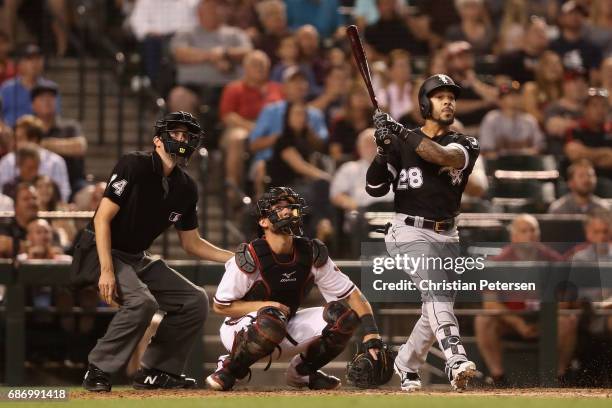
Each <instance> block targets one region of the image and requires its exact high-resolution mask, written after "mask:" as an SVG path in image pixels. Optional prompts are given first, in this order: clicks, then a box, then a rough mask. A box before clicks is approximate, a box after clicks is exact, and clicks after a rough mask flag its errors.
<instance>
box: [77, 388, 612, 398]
mask: <svg viewBox="0 0 612 408" xmlns="http://www.w3.org/2000/svg"><path fill="white" fill-rule="evenodd" d="M311 395H312V396H315V395H316V396H323V395H329V396H334V395H337V396H360V395H364V396H365V395H368V396H375V395H407V394H406V393H405V392H402V391H398V390H392V389H384V390H358V389H351V388H347V389H344V390H340V391H309V390H305V391H296V390H287V389H267V390H261V389H258V390H248V389H246V390H245V389H241V390H237V391H232V392H215V391H210V390H153V391H137V390H133V389H127V388H120V389H118V390H115V391H113V392H110V393H92V392H87V391H82V390H77V391H71V392H70V399H77V400H91V399H148V398H155V399H160V398H206V397H217V398H224V397H271V396H278V397H292V396H311ZM410 395H415V396H417V395H418V396H438V397H440V396H449V397H451V396H452V397H458V396H465V397H480V396H482V397H542V398H610V399H612V389H572V388H516V389H503V390H483V389H477V390H471V391H466V392H463V393H457V392H452V391H450V390H440V391H438V390H424V391H422V392H418V393H414V394H410ZM408 397H409V396H408Z"/></svg>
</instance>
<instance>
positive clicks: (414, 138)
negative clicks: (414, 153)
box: [400, 127, 424, 149]
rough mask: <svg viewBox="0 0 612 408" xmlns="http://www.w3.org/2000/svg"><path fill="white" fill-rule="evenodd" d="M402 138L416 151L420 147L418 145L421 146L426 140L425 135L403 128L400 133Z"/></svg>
mask: <svg viewBox="0 0 612 408" xmlns="http://www.w3.org/2000/svg"><path fill="white" fill-rule="evenodd" d="M400 137H401V138H402V140H404V141H405V142H406V144H408V146H410V147H411V148H412V149H416V148H417V147H418V145H420V144H421V141H422V140H423V138H424V136H423V135H420V134H418V133H416V132H413V131H412V130H409V129H406V128H405V127H402V130H401V131H400Z"/></svg>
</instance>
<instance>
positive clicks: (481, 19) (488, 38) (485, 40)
mask: <svg viewBox="0 0 612 408" xmlns="http://www.w3.org/2000/svg"><path fill="white" fill-rule="evenodd" d="M455 8H456V9H457V12H458V13H459V17H460V18H461V23H459V24H456V25H452V26H450V27H448V30H447V31H446V40H447V41H449V42H453V41H467V42H469V43H470V44H471V45H472V50H473V52H474V54H476V55H487V54H491V52H492V51H493V45H494V44H495V37H496V34H497V33H496V32H495V30H494V29H493V27H492V25H491V20H490V18H489V15H488V14H487V10H486V8H485V5H484V0H455Z"/></svg>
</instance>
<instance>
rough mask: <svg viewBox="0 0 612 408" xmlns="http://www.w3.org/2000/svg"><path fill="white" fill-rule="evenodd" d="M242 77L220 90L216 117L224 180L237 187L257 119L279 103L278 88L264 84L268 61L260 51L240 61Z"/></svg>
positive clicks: (251, 52)
mask: <svg viewBox="0 0 612 408" xmlns="http://www.w3.org/2000/svg"><path fill="white" fill-rule="evenodd" d="M243 72H244V76H243V78H242V79H239V80H237V81H233V82H230V83H229V84H227V85H226V86H225V88H224V89H223V93H222V94H221V103H220V106H219V117H220V119H221V121H222V122H223V124H224V125H225V132H224V134H223V136H222V143H221V144H222V146H223V148H224V150H225V176H226V179H227V180H228V181H229V182H232V183H234V184H235V185H236V186H240V185H241V182H242V174H243V171H244V155H245V144H246V139H247V138H248V135H249V132H251V131H252V130H253V129H254V128H255V121H256V120H257V116H258V115H259V113H260V112H261V110H262V109H263V107H264V106H265V105H267V104H270V103H274V102H277V101H280V100H282V99H283V93H282V87H281V84H279V83H277V82H273V81H269V80H268V76H269V73H270V59H269V58H268V56H267V55H266V54H265V53H264V52H263V51H260V50H253V51H250V52H249V53H248V54H247V55H246V57H244V61H243Z"/></svg>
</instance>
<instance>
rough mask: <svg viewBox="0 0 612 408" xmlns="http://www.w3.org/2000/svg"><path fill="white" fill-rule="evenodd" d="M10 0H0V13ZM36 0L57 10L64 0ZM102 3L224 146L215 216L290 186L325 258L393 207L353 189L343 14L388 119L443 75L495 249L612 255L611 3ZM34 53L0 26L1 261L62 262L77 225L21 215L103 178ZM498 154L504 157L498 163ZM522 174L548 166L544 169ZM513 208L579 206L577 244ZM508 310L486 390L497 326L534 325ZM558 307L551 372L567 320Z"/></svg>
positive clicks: (364, 108)
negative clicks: (451, 84) (502, 221)
mask: <svg viewBox="0 0 612 408" xmlns="http://www.w3.org/2000/svg"><path fill="white" fill-rule="evenodd" d="M14 3H15V2H13V1H10V2H9V1H5V2H4V4H5V5H4V6H3V7H4V10H3V12H4V13H5V14H7V13H8V14H10V12H11V10H10V9H9V10H6V8H7V7H14ZM49 3H56V6H55V8H54V10H56V11H55V13H56V14H57V15H60V16H61V15H63V14H62V13H63V11H62V10H64V8H62V7H65V6H62V4H63V3H64V2H51V1H49ZM116 3H117V4H120V5H121V10H122V13H123V17H124V19H125V24H124V26H125V30H126V34H125V35H126V36H127V37H131V38H133V39H134V41H135V42H136V43H137V44H138V50H139V52H140V55H141V57H142V62H143V68H142V69H143V72H144V73H145V74H146V75H147V76H148V77H149V78H150V79H151V82H152V84H153V85H154V86H155V87H156V88H157V90H158V91H159V92H160V93H163V94H164V96H165V97H166V101H167V107H168V109H169V110H185V111H189V112H191V113H194V114H195V115H196V116H198V117H199V118H200V119H201V121H202V123H203V125H204V128H205V129H206V132H207V135H208V144H209V145H208V146H207V147H210V148H218V149H220V150H221V151H222V152H223V158H224V163H223V166H224V174H225V178H226V182H227V185H231V186H233V187H234V188H231V189H228V191H227V193H226V194H227V196H228V197H227V198H228V201H229V203H230V205H231V206H232V209H233V210H236V211H232V212H231V213H239V210H240V209H241V205H242V204H241V201H240V200H239V197H238V195H237V194H235V191H236V188H237V189H239V190H243V191H246V193H247V194H248V195H252V196H254V197H257V196H259V195H260V194H261V192H262V191H264V189H265V188H266V187H269V186H278V185H289V186H291V187H293V188H294V189H295V190H296V191H298V192H299V193H301V194H302V195H304V197H305V198H306V200H307V201H308V203H309V204H310V206H311V208H313V211H312V212H311V215H310V217H309V219H308V223H307V226H306V229H307V232H308V233H309V234H311V235H313V236H317V237H319V238H321V239H324V240H326V242H328V243H329V244H330V247H331V248H332V251H340V253H342V252H341V251H342V248H340V247H337V246H334V245H335V244H337V242H335V243H334V242H333V241H334V239H333V237H334V236H336V237H338V236H340V237H342V236H344V237H347V236H350V235H351V234H352V233H353V232H354V229H353V228H354V225H355V219H356V217H358V216H359V214H360V213H363V212H364V211H365V210H367V209H368V208H372V207H373V206H378V207H376V208H386V209H387V210H392V204H391V201H392V195H388V196H386V197H382V198H380V199H376V200H375V199H373V198H372V197H369V196H367V194H365V191H364V188H363V187H364V186H365V172H366V169H367V166H368V164H369V161H370V160H371V158H372V157H373V155H374V152H375V146H374V144H373V140H372V135H373V129H372V114H373V107H372V105H371V103H370V100H369V97H368V93H367V91H366V89H365V87H364V86H363V82H362V80H361V78H360V76H359V75H358V72H357V70H356V67H355V65H354V63H353V59H352V57H351V54H350V46H349V44H348V40H347V38H346V34H345V29H344V27H345V26H346V25H347V24H349V23H355V24H357V25H358V26H359V28H360V30H361V33H362V37H363V39H364V42H365V46H366V52H367V55H368V58H369V60H370V64H371V67H372V74H373V83H374V88H375V94H376V96H377V98H378V101H379V103H380V105H381V107H382V109H383V110H385V111H387V112H389V113H390V114H391V115H392V116H393V117H394V118H396V119H397V120H399V121H400V122H401V123H403V124H404V125H406V126H411V127H416V126H419V125H420V124H422V122H423V120H422V118H421V117H420V113H419V109H418V100H417V92H418V89H419V86H420V84H421V83H422V81H423V80H424V79H425V78H426V77H427V76H428V75H431V74H434V73H445V74H448V75H449V76H451V77H452V78H453V80H454V81H455V82H456V83H458V84H459V85H460V86H461V88H462V93H461V96H460V99H459V100H458V102H457V117H456V122H455V124H454V128H455V129H456V130H458V131H461V132H464V133H466V134H468V135H471V136H475V137H477V138H478V139H479V141H480V145H481V150H482V155H481V158H480V159H479V160H478V163H477V165H476V167H475V169H474V172H473V174H472V176H471V177H470V180H469V184H468V186H467V188H466V194H465V195H464V203H463V211H464V212H470V211H473V212H516V213H517V217H516V219H515V220H514V221H513V222H512V223H511V226H510V244H509V245H508V247H506V248H504V249H503V250H502V252H501V254H499V256H498V258H499V259H500V260H534V259H545V260H562V259H565V260H570V261H571V260H609V259H612V249H611V243H612V235H611V234H610V223H611V220H610V213H609V211H610V199H611V198H612V109H611V104H612V95H611V93H610V92H611V91H612V1H611V0H569V1H561V0H538V1H526V0H507V1H501V0H454V1H453V2H449V1H446V0H428V1H423V0H355V1H349V0H347V1H339V0H333V1H332V0H329V1H311V0H285V1H282V0H242V1H240V0H133V1H128V0H123V1H120V2H116ZM56 41H57V43H58V47H57V51H58V54H60V55H61V54H62V53H64V52H65V47H64V46H63V45H62V44H64V41H65V40H64V39H63V38H61V35H60V34H58V38H57V39H56ZM11 47H13V53H12V54H11V53H10V52H9V51H10V48H11ZM10 55H15V56H16V58H15V59H13V58H12V57H11V56H10ZM44 63H45V60H44V56H43V54H42V52H41V50H40V48H39V47H38V46H37V45H35V44H29V45H23V46H20V47H16V46H14V44H13V43H12V36H11V33H8V32H1V31H0V82H1V84H0V96H1V97H2V110H1V111H2V120H3V122H2V124H1V125H0V190H1V192H2V195H0V210H4V209H12V208H14V209H15V218H14V220H13V221H12V223H11V224H9V225H8V227H7V228H4V229H1V230H0V254H1V255H3V256H9V257H17V256H21V257H22V258H24V257H25V258H26V259H27V258H28V257H41V256H44V257H48V259H54V257H60V258H62V257H63V256H65V255H62V254H63V253H64V252H65V251H66V250H69V247H70V244H71V239H72V238H74V236H75V234H76V233H77V231H78V228H77V226H76V225H74V223H72V225H71V223H70V222H66V221H63V222H56V221H54V222H52V223H46V222H42V221H40V220H36V216H35V214H36V211H37V210H39V209H41V210H42V209H49V210H53V209H75V208H81V209H89V210H93V209H95V206H96V199H98V200H99V197H100V191H101V189H103V188H104V186H103V185H99V184H98V185H94V184H88V183H87V182H86V167H85V157H86V155H87V139H86V137H85V135H84V134H83V133H82V130H81V127H80V126H79V124H78V123H76V122H75V121H73V120H71V119H68V118H63V117H62V116H61V96H60V95H61V89H59V88H58V86H57V84H55V83H53V82H52V81H50V80H48V79H46V78H45V76H44ZM528 159H529V160H528ZM540 159H541V162H538V163H540V164H542V163H544V162H547V163H548V162H549V161H551V160H552V163H553V165H552V168H551V167H549V168H527V167H525V166H526V164H525V163H527V162H529V163H534V160H535V161H536V162H537V160H540ZM545 159H546V160H549V161H546V160H545ZM508 160H510V162H512V163H514V165H513V166H514V167H513V168H501V167H500V166H501V163H507V162H508ZM536 167H538V166H536ZM498 169H501V170H518V171H522V170H524V171H525V173H523V174H518V175H517V176H516V179H511V180H510V181H511V182H512V183H514V184H515V185H519V188H518V189H517V192H516V195H515V196H513V197H510V198H516V199H522V200H523V201H521V203H519V204H516V202H513V203H512V204H511V205H510V204H508V203H507V202H506V201H504V200H496V199H497V198H498V197H499V196H500V191H502V190H504V189H506V188H507V186H508V185H509V184H507V183H508V176H505V177H502V176H498V172H497V171H496V170H498ZM532 170H536V171H539V170H557V171H558V173H556V175H555V176H547V177H546V178H544V179H543V178H542V177H538V176H533V175H531V176H530V175H529V174H528V173H529V171H532ZM510 178H512V176H510ZM504 183H506V184H504ZM533 186H535V188H536V189H538V191H540V190H543V189H546V188H549V187H550V186H552V189H553V193H552V197H551V198H550V199H548V200H544V201H545V202H544V203H534V202H532V201H533V200H534V198H533V197H534V196H535V195H534V194H532V191H533V190H530V188H532V187H533ZM513 188H514V187H513ZM521 188H522V189H521ZM536 195H537V194H536ZM505 197H506V198H508V197H507V196H505ZM13 202H14V204H13ZM385 204H386V205H387V206H386V207H384V205H385ZM381 205H382V206H383V207H380V206H381ZM523 212H531V213H533V212H549V213H551V214H585V215H587V216H588V217H587V220H586V221H585V237H586V242H585V243H584V244H581V245H579V246H577V247H576V248H573V249H572V250H571V251H570V252H568V253H564V254H560V253H557V252H555V251H554V250H553V249H551V248H548V247H547V246H546V244H544V243H538V241H539V240H540V239H539V227H538V221H537V220H536V219H535V218H534V217H532V216H529V215H525V214H521V213H523ZM50 230H51V232H52V233H51V234H50V235H49V231H50ZM43 236H44V237H45V238H42V237H43ZM36 237H38V238H36ZM37 239H39V240H40V242H41V243H40V244H36V242H39V241H37ZM340 241H341V239H340ZM519 243H523V244H524V243H530V244H531V245H528V247H527V248H524V247H521V246H516V245H514V244H519ZM515 306H516V305H515ZM564 306H566V305H564ZM487 307H491V308H503V307H508V305H505V304H504V302H503V301H492V302H491V303H490V304H489V305H488V306H487ZM519 307H520V308H523V307H526V306H525V305H520V306H519ZM515 317H516V318H514V317H512V318H506V317H490V316H481V317H479V318H478V319H477V320H476V334H477V338H478V342H479V346H480V348H481V351H482V353H483V355H484V358H485V361H486V364H487V366H488V370H489V373H490V374H491V376H492V378H493V381H494V382H495V383H497V384H501V383H503V382H504V381H505V380H504V370H503V365H502V364H501V348H500V347H501V346H500V344H501V343H500V341H499V336H501V334H503V333H506V332H513V333H515V334H518V335H519V336H520V337H522V338H533V337H536V336H537V332H536V331H535V329H534V327H533V325H532V324H531V322H528V321H524V320H522V318H520V317H517V316H515ZM559 319H560V320H559V322H558V327H559V333H560V334H561V335H560V343H559V349H560V351H561V354H560V356H561V357H560V359H559V371H558V374H559V375H560V376H564V375H565V372H566V370H567V367H568V364H569V360H570V359H571V356H572V354H573V351H574V349H575V347H576V341H575V336H574V334H575V332H576V325H577V322H576V321H575V320H572V319H570V318H567V316H561V317H560V318H559ZM573 333H574V334H573Z"/></svg>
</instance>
